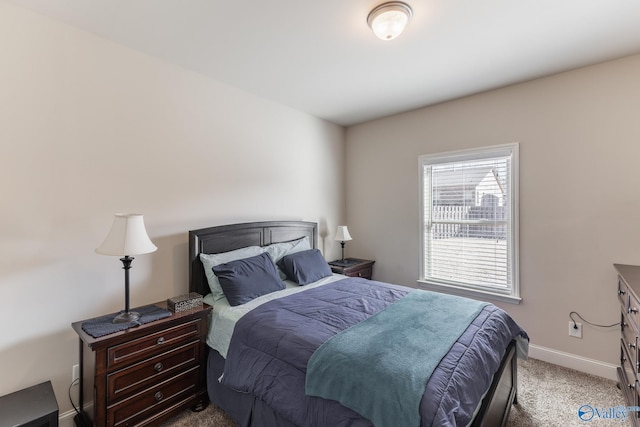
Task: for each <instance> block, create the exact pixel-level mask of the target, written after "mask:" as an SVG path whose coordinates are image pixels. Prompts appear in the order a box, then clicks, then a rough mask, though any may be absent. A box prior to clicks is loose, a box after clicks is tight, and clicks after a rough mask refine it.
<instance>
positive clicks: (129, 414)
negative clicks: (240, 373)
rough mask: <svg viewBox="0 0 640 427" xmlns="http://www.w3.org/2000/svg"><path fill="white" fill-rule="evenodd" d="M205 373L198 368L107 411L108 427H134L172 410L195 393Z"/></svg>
mask: <svg viewBox="0 0 640 427" xmlns="http://www.w3.org/2000/svg"><path fill="white" fill-rule="evenodd" d="M202 375H203V373H202V372H201V369H200V366H196V367H194V368H192V369H190V370H188V371H186V372H183V373H181V374H179V375H177V376H175V377H173V378H170V379H168V380H166V381H164V382H162V383H160V384H158V385H157V386H155V387H152V388H149V389H147V390H145V391H143V392H141V393H138V394H136V395H133V396H131V397H130V398H129V399H125V400H123V401H122V402H120V403H118V404H117V405H115V406H112V407H110V408H109V409H108V410H107V425H109V426H134V425H138V423H139V422H140V421H143V420H145V419H146V418H147V417H149V415H150V414H151V413H158V412H162V411H163V410H164V409H165V408H170V407H171V406H173V405H174V404H175V403H176V402H177V401H180V400H181V399H182V397H184V396H187V395H189V394H190V393H193V392H194V391H195V390H196V389H197V388H198V387H199V385H200V378H201V377H202Z"/></svg>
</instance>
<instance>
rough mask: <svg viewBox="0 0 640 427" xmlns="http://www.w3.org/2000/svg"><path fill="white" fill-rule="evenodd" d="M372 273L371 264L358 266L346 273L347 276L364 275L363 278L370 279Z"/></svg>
mask: <svg viewBox="0 0 640 427" xmlns="http://www.w3.org/2000/svg"><path fill="white" fill-rule="evenodd" d="M372 275H373V267H371V266H369V267H365V268H360V269H358V270H352V271H349V272H348V273H347V276H349V277H364V278H365V279H371V276H372Z"/></svg>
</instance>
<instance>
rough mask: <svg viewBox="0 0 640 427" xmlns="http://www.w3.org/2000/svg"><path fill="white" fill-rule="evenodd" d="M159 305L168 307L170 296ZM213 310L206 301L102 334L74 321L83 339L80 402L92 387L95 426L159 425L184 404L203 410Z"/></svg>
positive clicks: (74, 327)
mask: <svg viewBox="0 0 640 427" xmlns="http://www.w3.org/2000/svg"><path fill="white" fill-rule="evenodd" d="M155 305H157V306H159V307H161V308H164V309H166V308H167V304H166V301H165V302H159V303H156V304H155ZM210 312H211V306H209V305H207V304H203V306H202V307H201V308H195V309H193V310H189V311H184V312H180V313H171V316H169V317H166V318H163V319H160V320H156V321H153V322H150V323H146V324H143V325H140V326H136V327H133V328H130V329H127V330H125V331H121V332H115V333H112V334H109V335H105V336H102V337H99V338H94V337H92V336H91V335H89V334H87V333H86V332H85V331H84V330H83V329H82V323H83V322H84V321H80V322H75V323H73V324H72V325H71V326H72V327H73V329H74V330H75V331H76V333H77V334H78V337H79V341H80V342H79V344H80V359H79V360H80V382H81V384H80V396H82V397H81V398H80V403H81V404H82V400H83V389H84V388H87V389H88V390H91V389H93V414H92V415H93V416H92V417H91V416H90V417H89V418H91V419H92V420H93V425H94V426H96V427H102V426H109V427H110V426H115V425H118V426H123V427H124V426H133V425H136V426H148V425H157V424H159V423H160V422H161V421H163V420H166V419H168V418H170V417H172V416H174V415H176V414H177V413H179V412H180V411H182V410H183V409H184V408H187V407H192V408H194V410H199V409H204V408H205V407H206V405H207V404H208V399H207V390H206V374H205V372H206V344H205V339H206V334H207V320H208V316H209V313H210ZM89 320H91V319H89ZM85 371H86V372H85ZM81 407H82V406H81Z"/></svg>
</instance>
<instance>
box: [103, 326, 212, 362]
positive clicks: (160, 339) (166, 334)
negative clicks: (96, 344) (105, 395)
mask: <svg viewBox="0 0 640 427" xmlns="http://www.w3.org/2000/svg"><path fill="white" fill-rule="evenodd" d="M200 326H201V322H199V321H192V322H188V323H184V324H181V325H178V326H175V327H173V328H168V329H164V330H162V331H160V332H156V333H155V334H150V335H147V336H144V337H142V338H138V339H134V340H131V341H129V342H125V343H122V344H119V345H115V346H112V347H109V349H108V351H107V354H108V359H107V363H108V367H109V370H112V369H114V368H119V367H123V366H126V365H128V364H129V363H133V362H137V361H140V360H143V359H146V358H148V357H150V356H153V355H154V354H157V353H160V352H163V351H165V350H166V349H168V348H171V347H173V346H176V345H180V344H182V343H185V342H188V341H189V340H191V339H196V338H197V337H198V336H199V335H200Z"/></svg>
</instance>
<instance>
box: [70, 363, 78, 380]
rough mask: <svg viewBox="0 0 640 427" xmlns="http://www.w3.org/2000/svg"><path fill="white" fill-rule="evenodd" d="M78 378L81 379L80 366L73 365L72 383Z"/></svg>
mask: <svg viewBox="0 0 640 427" xmlns="http://www.w3.org/2000/svg"><path fill="white" fill-rule="evenodd" d="M78 378H80V365H73V367H72V368H71V382H74V381H75V380H76V379H78Z"/></svg>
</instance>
